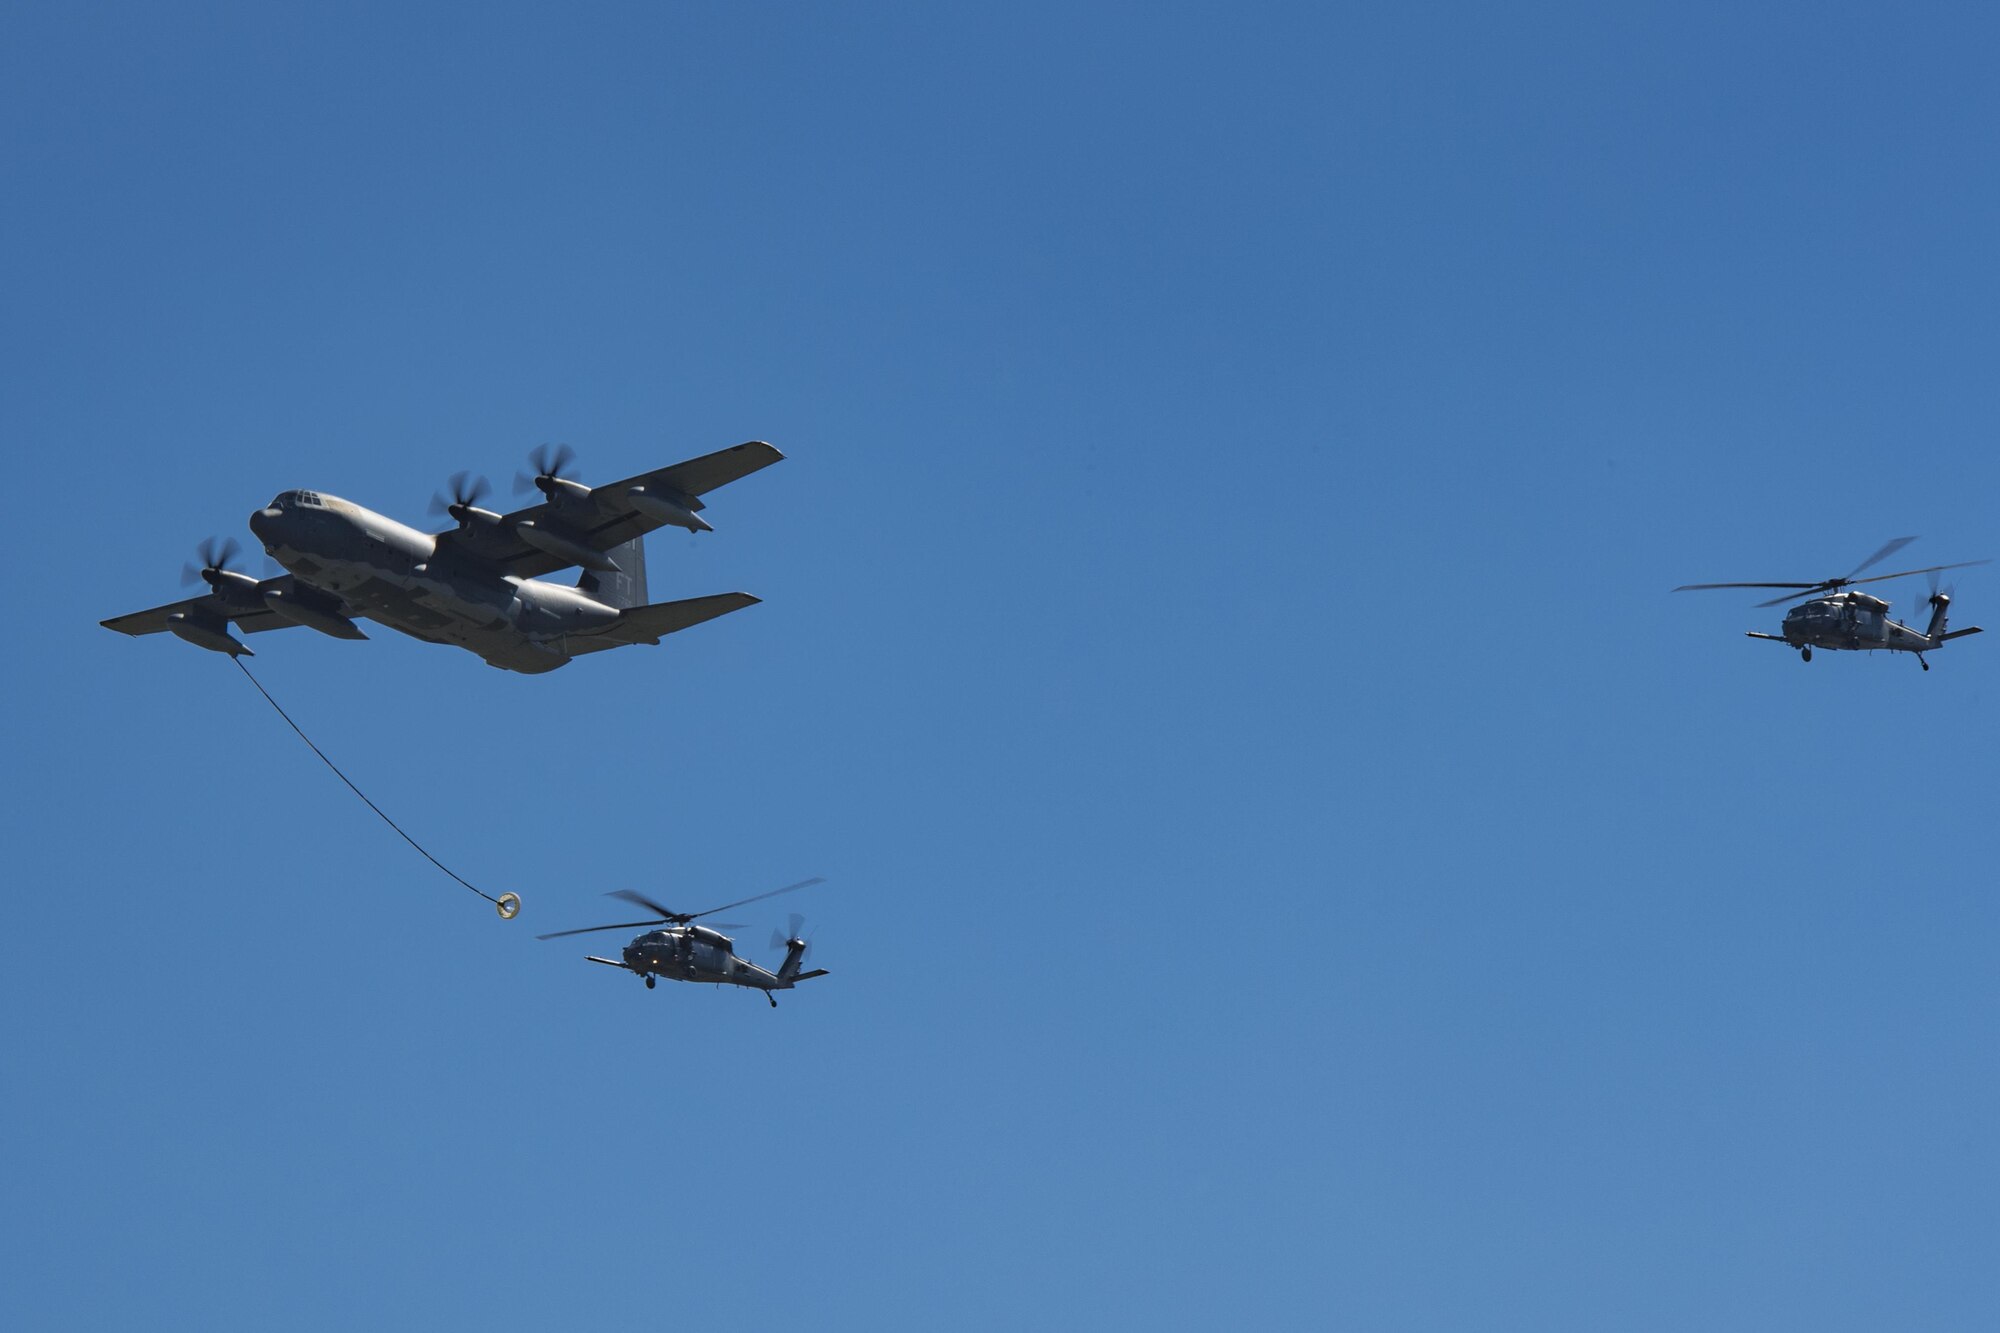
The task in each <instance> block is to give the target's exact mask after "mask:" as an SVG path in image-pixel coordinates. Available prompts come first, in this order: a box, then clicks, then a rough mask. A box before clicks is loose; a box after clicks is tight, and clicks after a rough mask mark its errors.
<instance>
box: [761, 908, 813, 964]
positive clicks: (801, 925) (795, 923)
mask: <svg viewBox="0 0 2000 1333" xmlns="http://www.w3.org/2000/svg"><path fill="white" fill-rule="evenodd" d="M805 928H806V919H805V918H804V917H803V916H800V915H799V914H798V913H797V912H794V913H792V919H791V930H790V932H789V933H787V932H785V931H782V930H774V931H772V932H771V947H772V948H773V949H789V948H791V947H792V941H793V940H797V941H798V942H799V943H800V944H803V945H804V946H805V948H803V949H801V950H800V951H799V961H800V962H802V963H803V962H804V961H806V959H808V958H811V957H812V956H813V946H812V941H811V940H809V939H806V938H805V937H804V936H803V935H801V934H799V932H800V931H802V930H804V929H805Z"/></svg>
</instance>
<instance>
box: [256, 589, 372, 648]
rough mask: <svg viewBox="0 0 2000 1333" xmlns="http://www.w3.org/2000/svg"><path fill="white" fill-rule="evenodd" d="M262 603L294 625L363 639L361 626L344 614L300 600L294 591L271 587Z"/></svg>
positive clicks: (341, 636) (335, 635)
mask: <svg viewBox="0 0 2000 1333" xmlns="http://www.w3.org/2000/svg"><path fill="white" fill-rule="evenodd" d="M264 605H266V606H268V607H270V608H271V610H272V611H273V612H275V613H276V614H277V615H279V616H280V617H282V618H283V619H285V620H289V621H291V622H292V623H293V624H294V625H304V626H305V627H306V628H307V629H316V630H318V631H319V632H320V633H321V634H330V635H332V636H333V637H334V638H336V639H365V638H367V637H368V636H367V635H366V634H363V633H362V632H361V627H360V626H359V625H357V624H355V623H354V622H353V621H351V620H349V619H348V618H347V617H346V616H342V615H335V614H334V613H333V612H331V611H328V610H325V609H324V608H322V607H317V606H314V605H313V604H312V603H311V602H306V601H301V600H299V597H298V595H297V594H296V593H287V592H286V591H285V590H284V589H283V588H272V589H270V590H269V591H268V592H266V593H265V594H264Z"/></svg>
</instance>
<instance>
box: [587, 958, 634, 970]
mask: <svg viewBox="0 0 2000 1333" xmlns="http://www.w3.org/2000/svg"><path fill="white" fill-rule="evenodd" d="M583 961H584V962H586V963H602V964H604V965H605V966H606V967H615V968H617V969H618V970H620V971H621V972H630V971H631V970H632V969H631V968H629V967H627V966H625V964H623V963H621V962H619V961H618V960H617V959H616V958H599V957H598V956H597V955H596V954H586V955H585V956H584V960H583Z"/></svg>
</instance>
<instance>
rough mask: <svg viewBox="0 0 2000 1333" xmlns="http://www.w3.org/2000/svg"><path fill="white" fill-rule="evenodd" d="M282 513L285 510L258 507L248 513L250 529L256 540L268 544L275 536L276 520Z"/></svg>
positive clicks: (282, 515) (281, 516)
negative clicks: (255, 510)
mask: <svg viewBox="0 0 2000 1333" xmlns="http://www.w3.org/2000/svg"><path fill="white" fill-rule="evenodd" d="M284 514H285V511H284V510H282V509H259V510H258V511H257V512H256V513H254V514H252V515H250V531H252V532H254V533H256V534H257V537H258V540H260V541H262V542H263V543H264V544H265V545H267V546H268V545H269V544H270V543H271V540H272V539H273V538H274V537H276V536H277V533H278V520H279V519H281V518H283V517H284Z"/></svg>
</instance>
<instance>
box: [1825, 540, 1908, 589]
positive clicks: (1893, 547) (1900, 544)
mask: <svg viewBox="0 0 2000 1333" xmlns="http://www.w3.org/2000/svg"><path fill="white" fill-rule="evenodd" d="M1915 540H1916V538H1915V537H1896V538H1893V539H1891V540H1890V541H1889V543H1888V544H1887V545H1885V546H1884V547H1883V548H1882V549H1881V550H1879V551H1877V552H1876V553H1875V554H1873V555H1871V556H1869V557H1868V558H1867V559H1866V560H1863V561H1862V562H1861V563H1860V564H1858V565H1856V566H1855V567H1854V568H1853V569H1850V570H1848V571H1847V577H1846V579H1844V580H1842V581H1843V582H1846V583H1853V582H1854V581H1855V578H1854V576H1855V575H1856V574H1859V573H1860V572H1861V571H1862V570H1864V569H1866V568H1868V566H1870V565H1872V564H1874V563H1875V562H1876V561H1878V560H1886V559H1887V558H1888V557H1890V556H1892V555H1894V554H1895V553H1896V552H1898V551H1900V550H1902V549H1903V548H1904V547H1905V546H1908V545H1909V544H1910V543H1911V542H1913V541H1915ZM1882 577H1883V578H1894V577H1896V576H1895V575H1894V574H1884V575H1882Z"/></svg>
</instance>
